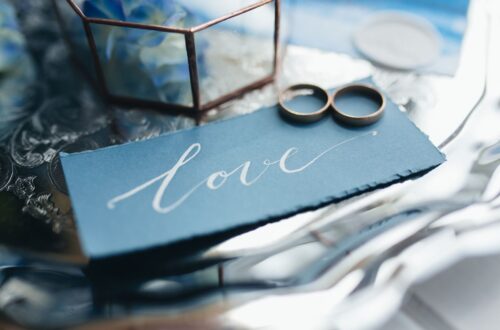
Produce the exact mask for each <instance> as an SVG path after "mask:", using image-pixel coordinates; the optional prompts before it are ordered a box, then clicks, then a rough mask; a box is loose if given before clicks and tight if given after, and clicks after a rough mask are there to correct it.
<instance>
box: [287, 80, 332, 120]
mask: <svg viewBox="0 0 500 330" xmlns="http://www.w3.org/2000/svg"><path fill="white" fill-rule="evenodd" d="M307 90H312V91H313V92H317V93H319V94H321V95H323V96H324V98H325V100H326V102H325V104H324V105H323V106H322V107H321V108H320V109H318V110H316V111H314V112H309V113H306V112H298V111H295V110H293V109H290V108H289V107H287V106H286V102H287V101H288V100H289V99H290V98H291V97H290V95H291V96H292V97H294V96H296V95H300V94H301V91H302V92H304V91H307ZM331 102H332V99H331V97H330V95H329V94H328V92H327V91H326V90H325V89H323V88H321V87H319V86H316V85H312V84H297V85H293V86H290V87H288V88H287V89H285V90H283V91H282V92H281V93H280V95H279V104H280V108H281V112H282V113H283V114H284V115H285V116H286V117H288V118H290V119H293V120H295V121H298V122H302V123H311V122H315V121H317V120H319V119H321V118H322V117H323V116H324V115H325V113H326V112H327V111H328V108H329V107H330V105H331Z"/></svg>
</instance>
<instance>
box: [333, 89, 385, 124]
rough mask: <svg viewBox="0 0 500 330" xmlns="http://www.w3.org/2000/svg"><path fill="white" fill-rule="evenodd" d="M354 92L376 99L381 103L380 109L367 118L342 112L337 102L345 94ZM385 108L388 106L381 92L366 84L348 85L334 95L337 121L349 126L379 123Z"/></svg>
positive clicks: (334, 111) (334, 109) (334, 112)
mask: <svg viewBox="0 0 500 330" xmlns="http://www.w3.org/2000/svg"><path fill="white" fill-rule="evenodd" d="M352 92H357V93H363V94H364V95H367V96H370V97H373V98H374V99H376V100H378V101H379V102H380V107H379V108H378V109H377V110H376V111H375V112H373V113H371V114H369V115H366V116H351V115H348V114H346V113H345V112H342V110H340V109H339V108H338V106H337V105H336V103H335V100H336V99H337V98H338V97H340V96H342V95H344V94H347V93H352ZM385 106H386V100H385V97H384V95H383V94H382V93H381V92H379V91H378V90H377V89H376V88H375V87H372V86H370V85H366V84H350V85H346V86H344V87H340V88H339V89H337V90H336V91H335V92H334V93H333V95H332V108H333V115H334V116H335V118H336V119H337V120H339V121H340V122H342V123H344V124H347V125H352V126H367V125H371V124H373V123H375V122H377V121H379V120H380V118H382V115H383V114H384V110H385Z"/></svg>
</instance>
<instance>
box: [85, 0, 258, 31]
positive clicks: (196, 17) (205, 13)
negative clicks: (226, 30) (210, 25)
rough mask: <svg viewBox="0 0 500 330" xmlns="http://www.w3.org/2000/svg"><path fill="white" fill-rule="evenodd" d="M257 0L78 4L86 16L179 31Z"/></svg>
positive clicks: (127, 0) (140, 0) (105, 0)
mask: <svg viewBox="0 0 500 330" xmlns="http://www.w3.org/2000/svg"><path fill="white" fill-rule="evenodd" d="M259 2H260V1H258V0H114V1H109V0H79V5H80V8H81V9H82V11H83V12H84V13H85V15H87V16H89V17H96V18H110V19H116V20H121V21H126V22H135V23H144V24H156V25H164V26H170V27H177V28H189V27H194V26H197V25H199V24H202V23H206V22H209V21H211V20H213V19H216V18H218V17H221V16H224V15H227V14H229V13H232V12H234V11H237V10H239V9H241V8H244V7H247V6H249V5H252V4H255V3H259Z"/></svg>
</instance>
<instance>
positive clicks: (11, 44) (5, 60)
mask: <svg viewBox="0 0 500 330" xmlns="http://www.w3.org/2000/svg"><path fill="white" fill-rule="evenodd" d="M24 49H25V41H24V38H23V36H22V35H21V33H20V32H19V27H18V25H17V21H16V14H15V12H14V9H13V8H12V7H11V6H10V4H8V3H7V2H5V1H0V72H5V71H8V70H9V69H11V68H13V67H14V66H15V65H16V64H17V63H18V61H19V60H20V59H21V57H22V54H23V53H24Z"/></svg>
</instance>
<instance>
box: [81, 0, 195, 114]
mask: <svg viewBox="0 0 500 330" xmlns="http://www.w3.org/2000/svg"><path fill="white" fill-rule="evenodd" d="M82 8H83V12H84V13H85V15H87V16H90V17H96V18H108V19H115V20H122V21H128V22H135V23H142V24H152V25H162V26H175V27H187V26H191V25H193V24H194V23H195V22H197V21H198V18H197V17H196V16H195V15H193V14H192V13H191V12H189V11H188V10H186V8H184V7H183V6H181V5H180V4H179V3H178V2H176V1H175V0H85V2H84V3H83V7H82ZM93 33H94V37H95V39H96V43H97V46H98V49H99V53H100V58H101V61H103V62H104V63H103V67H104V71H105V75H106V80H107V83H108V85H109V86H108V87H109V88H110V90H111V92H112V93H115V94H121V95H124V96H132V97H138V98H145V99H153V100H159V101H163V102H171V103H181V104H191V103H192V96H191V87H190V78H189V66H188V62H187V53H186V45H185V39H184V35H182V34H176V33H165V32H159V31H151V30H144V29H134V28H124V27H112V26H104V25H94V26H93ZM198 60H199V61H203V52H202V51H200V50H199V51H198Z"/></svg>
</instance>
